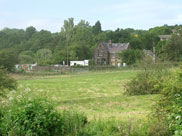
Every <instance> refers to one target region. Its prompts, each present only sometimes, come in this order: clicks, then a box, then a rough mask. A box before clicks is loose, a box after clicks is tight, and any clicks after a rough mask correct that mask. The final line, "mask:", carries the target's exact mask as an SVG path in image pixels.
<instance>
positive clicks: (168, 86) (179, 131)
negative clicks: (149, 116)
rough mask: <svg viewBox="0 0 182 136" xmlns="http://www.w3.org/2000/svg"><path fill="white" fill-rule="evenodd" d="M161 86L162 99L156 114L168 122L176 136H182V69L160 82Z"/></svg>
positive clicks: (157, 105) (157, 106)
mask: <svg viewBox="0 0 182 136" xmlns="http://www.w3.org/2000/svg"><path fill="white" fill-rule="evenodd" d="M159 86H161V87H160V88H161V97H160V100H159V102H158V103H157V104H156V107H155V109H156V112H155V114H157V117H158V118H162V119H163V120H164V121H166V122H167V124H168V127H169V129H170V130H171V131H172V132H173V134H174V135H175V136H182V110H181V109H182V68H180V69H178V70H176V71H175V72H173V74H172V75H171V76H169V77H168V78H165V80H163V81H162V82H159Z"/></svg>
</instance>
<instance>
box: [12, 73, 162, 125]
mask: <svg viewBox="0 0 182 136" xmlns="http://www.w3.org/2000/svg"><path fill="white" fill-rule="evenodd" d="M136 74H137V71H136V70H125V71H110V72H106V71H103V72H102V71H100V72H88V73H74V74H67V75H57V76H43V77H30V76H26V77H23V76H14V77H15V78H16V79H18V84H19V86H23V87H24V88H30V89H31V90H32V91H34V92H35V93H37V94H38V93H39V92H41V94H44V95H45V96H47V97H48V98H50V99H52V100H54V101H55V102H56V107H57V109H58V110H64V109H66V110H74V111H78V112H83V113H85V115H86V116H87V117H88V119H89V120H93V119H101V120H113V119H114V120H117V121H124V122H125V121H126V122H128V121H129V120H136V121H137V120H141V121H145V120H148V114H149V113H150V112H151V110H152V105H153V104H154V103H155V101H156V99H157V97H158V95H143V96H126V95H124V84H125V83H126V82H128V81H129V80H130V79H131V78H132V77H135V76H136Z"/></svg>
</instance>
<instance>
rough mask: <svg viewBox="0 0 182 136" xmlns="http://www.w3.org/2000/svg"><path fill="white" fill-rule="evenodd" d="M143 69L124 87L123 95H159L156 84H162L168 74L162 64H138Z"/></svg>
mask: <svg viewBox="0 0 182 136" xmlns="http://www.w3.org/2000/svg"><path fill="white" fill-rule="evenodd" d="M140 65H143V66H142V67H143V68H144V69H143V70H141V72H139V73H138V74H137V75H136V77H134V78H133V79H132V80H131V81H129V82H128V83H126V85H125V93H126V94H128V95H145V94H157V93H160V88H158V83H159V82H162V81H163V80H164V78H165V76H167V75H168V74H169V72H168V71H167V69H165V67H164V66H163V65H162V64H152V63H151V64H147V63H144V64H140Z"/></svg>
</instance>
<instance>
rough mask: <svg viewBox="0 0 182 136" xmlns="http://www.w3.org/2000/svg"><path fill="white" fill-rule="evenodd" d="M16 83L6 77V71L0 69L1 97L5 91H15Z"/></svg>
mask: <svg viewBox="0 0 182 136" xmlns="http://www.w3.org/2000/svg"><path fill="white" fill-rule="evenodd" d="M16 86H17V84H16V81H15V80H14V79H12V78H11V77H9V76H8V74H7V71H6V70H4V69H2V68H0V95H3V94H4V92H5V90H7V89H8V90H14V89H16Z"/></svg>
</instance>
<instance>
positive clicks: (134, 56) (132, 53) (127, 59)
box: [121, 49, 144, 65]
mask: <svg viewBox="0 0 182 136" xmlns="http://www.w3.org/2000/svg"><path fill="white" fill-rule="evenodd" d="M143 54H144V53H143V51H141V50H138V49H136V50H134V49H128V50H124V51H123V52H122V53H121V57H122V62H124V63H126V64H128V65H131V64H134V63H136V61H137V60H141V59H142V57H143Z"/></svg>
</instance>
